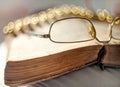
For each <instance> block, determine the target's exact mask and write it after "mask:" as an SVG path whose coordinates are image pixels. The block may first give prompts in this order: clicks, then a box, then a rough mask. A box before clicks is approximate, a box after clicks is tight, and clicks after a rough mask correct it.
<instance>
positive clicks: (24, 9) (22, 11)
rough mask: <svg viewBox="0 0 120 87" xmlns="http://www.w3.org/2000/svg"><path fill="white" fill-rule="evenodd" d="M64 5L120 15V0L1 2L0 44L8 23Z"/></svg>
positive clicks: (21, 0) (3, 0) (27, 0)
mask: <svg viewBox="0 0 120 87" xmlns="http://www.w3.org/2000/svg"><path fill="white" fill-rule="evenodd" d="M62 4H74V5H80V6H82V7H84V8H89V9H93V10H97V9H107V10H108V11H110V13H111V14H112V15H119V14H120V10H119V5H120V0H0V43H1V42H3V41H4V35H3V33H2V30H3V27H4V26H5V25H7V23H8V22H10V21H13V20H16V19H18V18H21V17H25V16H27V15H30V14H32V13H35V12H38V11H40V10H44V9H47V8H49V7H54V6H59V5H62Z"/></svg>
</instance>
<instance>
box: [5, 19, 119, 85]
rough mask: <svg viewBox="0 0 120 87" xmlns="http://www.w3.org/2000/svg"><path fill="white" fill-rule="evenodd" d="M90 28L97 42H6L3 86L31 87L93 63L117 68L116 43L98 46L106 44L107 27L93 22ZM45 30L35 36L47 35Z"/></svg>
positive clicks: (23, 37) (30, 38) (22, 37)
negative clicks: (29, 85)
mask: <svg viewBox="0 0 120 87" xmlns="http://www.w3.org/2000/svg"><path fill="white" fill-rule="evenodd" d="M93 24H94V26H95V29H96V33H97V35H96V36H97V38H98V39H99V40H100V41H101V42H99V41H97V40H96V39H93V40H90V41H85V42H79V43H54V42H52V41H50V40H49V39H45V38H39V37H35V36H29V35H27V34H19V35H18V36H17V37H15V38H9V40H10V43H9V45H8V50H9V52H8V62H7V65H6V69H5V83H6V84H7V85H9V86H17V85H25V84H32V83H35V82H39V81H44V80H47V79H50V78H54V77H57V76H60V75H63V74H66V73H68V72H71V71H74V70H78V69H82V68H84V67H87V66H89V65H92V64H97V63H99V64H103V65H105V66H107V65H114V66H116V65H117V66H119V65H120V40H114V39H113V38H112V39H111V41H110V42H109V43H108V44H107V45H106V44H104V43H102V40H106V35H107V31H108V30H107V27H108V23H104V22H98V21H93ZM72 26H74V25H72ZM80 26H82V25H80ZM49 27H50V25H45V26H43V27H40V28H39V29H38V31H37V32H39V30H40V31H41V30H42V31H44V30H45V31H46V30H47V31H48V30H49Z"/></svg>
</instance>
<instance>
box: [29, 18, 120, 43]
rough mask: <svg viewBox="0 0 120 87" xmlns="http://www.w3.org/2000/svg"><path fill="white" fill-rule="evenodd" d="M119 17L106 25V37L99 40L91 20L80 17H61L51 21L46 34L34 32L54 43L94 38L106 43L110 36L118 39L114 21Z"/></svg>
mask: <svg viewBox="0 0 120 87" xmlns="http://www.w3.org/2000/svg"><path fill="white" fill-rule="evenodd" d="M119 20H120V18H119V17H117V18H115V19H114V20H113V21H112V22H111V23H110V24H109V26H108V32H107V39H106V40H105V41H100V40H99V39H98V38H97V35H96V29H95V27H94V24H93V22H92V21H91V20H89V19H87V18H80V17H69V18H63V19H60V20H57V21H55V22H53V23H52V24H51V26H50V29H49V33H48V34H42V35H41V34H34V33H31V35H33V36H37V37H40V38H49V39H50V40H51V41H52V42H55V43H77V42H85V41H91V40H94V39H96V40H97V41H99V42H105V43H108V42H109V41H110V40H111V38H113V39H116V40H120V26H119V25H116V24H115V22H117V21H119Z"/></svg>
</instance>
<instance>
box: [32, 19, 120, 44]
mask: <svg viewBox="0 0 120 87" xmlns="http://www.w3.org/2000/svg"><path fill="white" fill-rule="evenodd" d="M67 19H85V20H87V21H88V22H89V23H90V27H91V28H90V32H89V33H90V35H91V36H92V38H93V39H89V40H84V41H73V42H58V41H54V40H53V39H52V38H51V30H52V26H53V25H54V24H55V23H56V22H59V21H62V20H67ZM119 19H120V17H116V18H115V19H114V20H113V21H112V22H111V23H110V24H109V29H108V34H109V40H108V41H100V40H99V39H98V38H97V36H96V30H95V27H94V25H93V23H92V21H91V20H89V19H87V18H81V17H68V18H63V19H60V20H56V21H55V22H53V23H52V24H51V26H50V29H49V33H48V34H43V35H41V34H34V33H30V35H33V36H37V37H40V38H49V39H50V40H51V41H52V42H55V43H78V42H86V41H91V40H94V39H95V40H97V41H98V42H101V43H109V42H110V41H111V38H113V37H112V28H113V26H114V24H115V22H116V21H117V20H119ZM114 39H116V38H114Z"/></svg>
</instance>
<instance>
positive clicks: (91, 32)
mask: <svg viewBox="0 0 120 87" xmlns="http://www.w3.org/2000/svg"><path fill="white" fill-rule="evenodd" d="M112 26H113V24H112V23H111V24H109V27H108V37H109V40H106V41H100V40H99V39H98V38H97V35H96V29H95V27H94V25H93V24H92V23H91V25H90V27H89V30H90V31H89V33H90V35H91V36H92V38H93V39H96V40H97V41H98V42H100V43H103V44H107V43H109V42H110V41H111V38H112Z"/></svg>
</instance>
